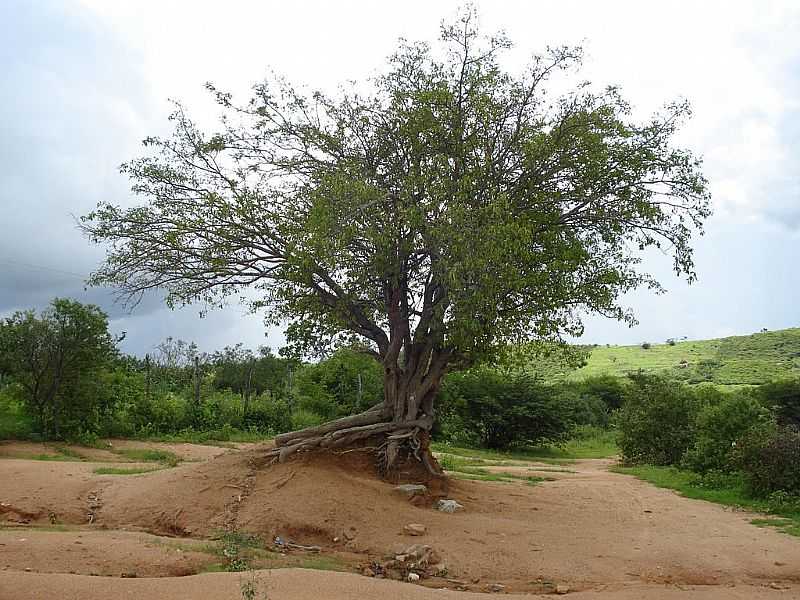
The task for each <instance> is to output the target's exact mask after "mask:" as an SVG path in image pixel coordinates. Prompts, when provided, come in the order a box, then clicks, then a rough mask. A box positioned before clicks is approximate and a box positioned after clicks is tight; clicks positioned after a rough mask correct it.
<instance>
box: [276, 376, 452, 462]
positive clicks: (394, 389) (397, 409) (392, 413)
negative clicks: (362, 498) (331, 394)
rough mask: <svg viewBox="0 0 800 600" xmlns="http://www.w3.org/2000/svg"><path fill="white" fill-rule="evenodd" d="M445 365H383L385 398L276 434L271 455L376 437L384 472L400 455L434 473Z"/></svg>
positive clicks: (352, 443) (281, 456) (361, 442)
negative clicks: (437, 402) (433, 440)
mask: <svg viewBox="0 0 800 600" xmlns="http://www.w3.org/2000/svg"><path fill="white" fill-rule="evenodd" d="M443 375H444V367H443V365H440V364H439V363H436V364H433V365H432V364H431V363H430V362H428V364H426V365H425V371H424V373H423V372H418V371H411V370H408V369H402V368H400V367H398V366H396V365H393V366H388V367H386V368H385V369H384V382H383V385H384V400H383V402H382V403H380V404H377V405H375V406H373V407H372V408H370V409H369V410H367V411H365V412H362V413H359V414H357V415H352V416H349V417H344V418H342V419H338V420H336V421H330V422H328V423H323V424H322V425H319V426H316V427H310V428H308V429H303V430H300V431H293V432H290V433H284V434H281V435H278V436H276V438H275V446H276V447H275V449H274V450H272V451H271V454H272V455H273V456H274V457H275V460H277V461H278V462H283V461H285V460H286V459H287V458H289V457H290V456H292V455H293V454H295V453H296V452H301V451H308V450H315V449H327V448H344V447H348V446H357V445H364V444H365V443H366V441H370V442H374V448H375V452H376V462H377V466H378V468H379V470H380V471H381V473H382V474H383V475H388V474H389V473H390V472H392V470H393V469H394V468H395V467H396V465H397V464H399V462H400V460H401V459H408V458H411V457H413V458H414V459H415V460H418V461H420V462H421V463H422V464H423V465H424V466H425V467H426V469H427V470H428V471H429V472H430V473H431V474H433V475H436V476H441V474H442V471H441V469H440V468H439V466H438V464H437V463H436V460H435V459H434V458H433V456H432V455H431V453H430V449H429V444H430V430H431V428H432V427H433V419H434V415H433V399H434V397H435V395H436V393H437V392H438V390H439V385H440V383H441V379H442V376H443Z"/></svg>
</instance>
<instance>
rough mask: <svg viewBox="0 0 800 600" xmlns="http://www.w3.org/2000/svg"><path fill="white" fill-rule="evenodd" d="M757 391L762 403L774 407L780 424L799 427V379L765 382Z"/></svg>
mask: <svg viewBox="0 0 800 600" xmlns="http://www.w3.org/2000/svg"><path fill="white" fill-rule="evenodd" d="M759 392H760V394H761V397H762V398H763V401H764V403H765V404H766V405H767V406H772V407H774V408H775V411H776V414H777V417H778V422H779V423H780V424H781V425H791V426H794V427H800V379H785V380H781V381H773V382H772V383H765V384H764V385H762V386H761V387H760V388H759Z"/></svg>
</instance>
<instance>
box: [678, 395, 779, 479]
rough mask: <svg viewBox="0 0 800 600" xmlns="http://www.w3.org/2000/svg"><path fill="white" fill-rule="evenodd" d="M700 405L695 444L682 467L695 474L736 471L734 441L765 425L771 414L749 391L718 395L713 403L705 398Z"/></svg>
mask: <svg viewBox="0 0 800 600" xmlns="http://www.w3.org/2000/svg"><path fill="white" fill-rule="evenodd" d="M717 394H719V392H717ZM709 400H710V401H709ZM699 404H700V406H701V408H700V410H699V412H698V415H697V422H696V428H695V431H696V437H695V442H694V445H693V446H692V447H691V448H690V449H689V450H688V451H687V453H686V456H685V457H684V465H685V466H686V467H687V468H689V469H691V470H693V471H697V472H698V473H708V472H709V471H712V470H716V471H721V472H730V471H732V470H734V469H735V468H736V464H735V462H734V461H733V454H732V453H733V450H734V449H735V444H736V441H737V440H739V439H740V438H741V437H742V436H743V435H744V434H745V433H746V432H747V431H748V430H749V429H751V428H752V427H753V426H754V425H756V424H758V423H762V422H765V421H768V420H769V418H770V413H769V411H768V410H767V409H766V408H764V407H763V406H762V404H761V403H760V402H759V401H758V398H757V397H756V396H755V395H754V394H753V393H752V392H750V391H749V390H743V391H739V392H734V393H731V394H728V395H722V394H720V395H719V397H718V399H716V401H715V400H714V399H713V398H708V397H707V399H706V402H702V401H701V402H699Z"/></svg>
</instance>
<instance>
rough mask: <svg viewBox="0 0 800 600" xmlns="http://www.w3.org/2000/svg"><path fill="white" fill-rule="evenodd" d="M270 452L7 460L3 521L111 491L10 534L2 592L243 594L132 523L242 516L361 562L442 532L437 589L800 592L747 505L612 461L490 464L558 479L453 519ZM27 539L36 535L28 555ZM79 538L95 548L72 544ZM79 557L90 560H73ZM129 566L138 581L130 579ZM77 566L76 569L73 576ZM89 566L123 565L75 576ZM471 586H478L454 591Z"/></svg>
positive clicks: (797, 550) (225, 577) (311, 575)
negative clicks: (69, 525)
mask: <svg viewBox="0 0 800 600" xmlns="http://www.w3.org/2000/svg"><path fill="white" fill-rule="evenodd" d="M183 450H184V452H187V453H189V452H191V453H192V454H193V455H194V456H198V457H199V456H201V455H203V454H204V451H201V450H197V451H195V450H192V449H190V448H189V449H187V448H184V449H183ZM259 456H260V451H259V450H258V449H257V448H255V449H254V448H246V449H244V450H229V451H225V452H223V453H221V454H220V452H219V451H218V450H215V451H214V452H208V454H207V455H206V458H205V459H203V461H202V462H196V463H184V464H182V465H181V466H179V467H176V468H173V469H166V470H163V471H159V472H157V473H151V474H146V475H137V476H122V477H110V476H98V475H94V474H93V473H92V464H91V463H86V462H72V463H70V462H42V461H33V460H20V459H8V460H0V503H3V505H4V506H6V507H8V506H12V507H13V508H14V510H16V511H17V513H16V515H17V516H16V517H15V516H13V515H12V514H11V513H9V512H6V513H5V515H4V514H0V523H2V520H3V519H4V516H5V518H7V519H10V520H12V521H14V520H17V521H19V520H20V519H19V518H18V517H19V515H20V514H27V515H29V518H30V515H33V514H36V515H38V517H36V518H34V519H33V521H35V522H39V523H41V522H42V521H43V519H46V518H47V515H48V514H49V513H51V512H56V511H55V510H54V507H58V513H57V514H58V515H59V519H63V522H70V519H72V518H73V517H74V521H73V522H74V523H76V524H81V527H82V528H85V527H86V524H85V518H86V516H85V512H86V508H85V507H86V503H87V498H88V497H89V496H91V495H93V494H95V495H97V496H99V497H100V498H101V503H102V506H101V507H100V508H99V509H98V510H97V522H96V523H95V524H94V525H93V526H92V528H91V531H88V532H85V531H81V532H79V533H76V532H61V533H58V532H45V531H36V532H34V533H31V534H30V535H29V532H28V531H26V530H25V528H24V527H22V528H20V527H19V526H16V527H15V528H14V529H13V531H9V530H6V531H2V530H0V600H7V599H8V600H11V599H12V598H13V599H14V600H17V599H19V600H25V599H27V598H43V597H58V598H81V600H101V599H104V598H125V597H136V598H137V599H145V598H154V599H158V600H162V599H163V600H166V599H168V598H169V599H172V598H175V599H180V598H197V599H203V598H210V599H211V598H213V599H214V600H216V599H224V598H237V599H238V598H240V595H239V580H240V577H239V576H238V575H235V574H227V573H213V574H205V575H197V576H191V577H182V578H180V579H175V578H168V577H164V576H165V575H170V574H175V575H177V574H187V573H192V572H198V571H200V570H202V568H203V565H204V564H206V563H207V562H208V558H205V559H204V558H203V557H201V556H194V555H193V554H190V555H189V556H186V557H183V556H179V555H176V554H175V553H174V552H173V553H172V554H170V553H169V552H167V551H165V549H164V545H163V544H160V543H155V542H153V540H152V539H150V541H149V542H146V541H143V540H145V537H143V534H138V533H137V534H133V533H123V532H121V531H120V530H121V529H129V530H130V529H142V530H146V531H151V532H156V533H167V534H171V535H174V534H176V533H177V534H180V535H186V533H187V532H188V533H190V534H191V535H192V536H193V537H195V538H202V537H205V536H208V535H210V534H211V533H212V531H213V530H215V529H216V530H219V528H220V527H222V526H225V525H226V524H228V523H230V519H231V515H234V516H235V523H236V526H237V527H238V528H241V529H242V530H246V531H249V532H253V533H257V534H259V535H260V536H261V537H262V538H263V539H267V540H269V539H272V537H273V536H274V535H281V536H283V537H285V538H289V539H292V540H294V541H297V542H299V543H313V544H318V545H320V546H322V548H323V554H325V555H328V556H331V557H334V558H337V559H339V560H342V561H344V564H346V565H349V568H351V569H353V570H357V568H358V567H357V565H358V564H361V563H363V564H366V563H368V562H370V561H372V560H380V559H381V557H383V556H385V555H386V554H387V553H392V552H400V551H402V549H403V548H404V547H406V546H408V545H410V544H412V543H419V542H421V543H425V544H429V545H431V546H432V547H433V548H434V549H435V550H436V551H437V552H438V553H439V554H440V555H441V557H442V558H443V559H444V561H445V562H446V564H447V567H448V575H447V577H446V578H441V579H430V580H427V581H426V582H425V583H426V584H427V585H435V586H437V587H450V588H452V587H455V586H459V587H463V588H467V589H468V590H470V591H471V592H483V591H486V590H487V589H488V588H489V587H490V586H492V585H493V584H501V585H502V586H504V587H503V588H502V589H503V591H506V592H514V593H519V594H523V595H522V596H520V597H527V596H526V595H530V594H534V593H540V592H549V591H553V590H554V589H555V586H557V585H561V586H566V587H568V588H569V591H570V593H569V597H575V598H578V599H581V598H586V599H587V600H588V599H594V598H602V599H604V600H611V599H617V598H619V599H623V600H627V599H633V598H656V599H658V598H665V599H671V598H687V597H688V598H699V599H703V600H723V599H728V598H734V599H736V598H741V599H745V598H756V599H760V598H800V539H798V538H793V537H790V536H787V535H785V534H782V533H779V532H777V531H774V530H771V529H760V528H757V527H755V526H753V525H751V524H750V523H749V520H750V519H751V518H752V515H749V514H746V513H741V512H734V511H732V510H729V509H726V508H724V507H722V506H719V505H715V504H710V503H706V502H702V501H697V500H690V499H686V498H682V497H680V496H678V495H677V494H675V493H674V492H672V491H669V490H664V489H659V488H655V487H653V486H651V485H650V484H648V483H645V482H642V481H639V480H637V479H635V478H633V477H629V476H625V475H619V474H615V473H610V472H609V471H608V466H609V464H610V461H604V460H586V461H579V462H576V463H574V464H570V465H567V466H565V467H563V468H559V467H554V466H553V465H541V464H535V463H522V464H518V465H515V466H505V467H501V466H498V467H491V469H492V470H498V471H501V470H502V471H504V472H512V473H515V474H518V475H539V476H547V477H551V478H553V479H554V481H548V482H545V483H542V484H539V485H536V486H530V485H526V484H524V483H500V482H497V483H495V482H476V481H454V482H453V483H452V485H451V489H450V491H449V497H452V498H455V499H457V500H458V501H459V502H461V503H462V504H463V505H464V506H465V509H464V511H463V512H459V513H456V514H453V515H448V514H444V513H440V512H438V511H436V510H433V509H431V508H429V507H419V506H414V505H412V504H410V503H409V502H408V501H407V500H405V499H403V498H401V497H399V496H398V495H396V494H394V493H392V490H391V485H389V484H387V483H384V482H381V481H378V480H376V479H375V478H374V477H373V476H371V475H370V474H369V473H366V472H364V470H363V469H358V468H353V467H354V465H353V464H350V465H348V464H345V461H343V460H342V459H340V458H331V459H327V460H324V461H320V460H318V459H313V460H312V459H311V458H308V459H303V458H300V459H298V460H297V461H290V462H289V463H287V464H284V465H276V466H274V467H269V468H267V467H263V465H262V466H259V463H258V458H259ZM165 519H166V520H165ZM22 520H24V519H22ZM412 522H416V523H422V524H424V525H426V526H427V528H428V532H427V534H426V535H425V536H424V537H422V538H409V537H406V536H404V535H403V534H402V529H403V525H405V524H407V523H412ZM17 525H18V524H17ZM102 528H108V529H107V530H103V529H102ZM345 534H346V535H345ZM77 535H81V536H88V537H83V538H81V539H80V540H78V538H76V537H75V536H77ZM20 538H26V542H24V543H28V546H27V547H24V551H23V549H22V548H23V547H22V546H20V544H24V543H20V542H18V540H19V539H20ZM148 539H149V538H148ZM76 541H81V542H82V543H81V544H75V542H76ZM87 543H88V545H87ZM81 545H86V546H87V548H88V549H87V550H79V551H76V550H75V546H81ZM112 546H113V548H114V550H113V551H109V552H103V548H105V547H108V548H111V547H112ZM79 552H81V553H83V555H84V556H85V557H86V558H85V559H81V558H77V557H80V556H81V554H79ZM131 565H133V570H134V571H135V572H137V574H139V577H140V579H136V580H130V579H120V578H119V575H121V574H123V573H126V572H130V571H131V568H132V567H131ZM101 567H102V568H101ZM26 568H27V569H30V570H31V572H25V569H26ZM70 571H73V572H75V573H78V575H69V574H64V573H69V572H70ZM91 573H96V574H100V575H116V577H115V578H97V577H82V576H80V575H79V574H87V575H88V574H91ZM142 576H146V577H155V578H154V579H147V580H144V579H141V577H142ZM262 579H263V580H264V581H266V582H269V586H270V598H274V599H280V600H286V599H290V600H291V599H293V598H323V597H324V598H326V599H329V600H344V599H346V598H359V599H360V598H372V597H381V598H385V599H386V600H392V599H393V598H410V599H414V600H415V599H419V600H426V599H429V598H430V599H435V598H450V597H451V596H450V594H448V593H446V592H443V591H442V590H430V589H426V588H424V587H422V586H412V585H410V584H406V583H398V582H390V581H386V580H377V579H371V578H367V577H363V576H360V575H356V574H353V573H349V574H339V573H330V572H321V571H314V572H311V571H298V570H273V571H269V572H264V573H263V575H262ZM304 590H305V591H304ZM323 590H324V592H325V593H322V591H323ZM56 591H57V593H56ZM4 594H5V595H4ZM453 594H455V592H454V593H453ZM472 597H476V598H477V597H478V596H473V595H472V594H471V593H470V592H460V593H459V594H457V595H452V598H454V600H455V599H457V598H460V599H462V600H467V599H468V598H472ZM530 597H532V596H530Z"/></svg>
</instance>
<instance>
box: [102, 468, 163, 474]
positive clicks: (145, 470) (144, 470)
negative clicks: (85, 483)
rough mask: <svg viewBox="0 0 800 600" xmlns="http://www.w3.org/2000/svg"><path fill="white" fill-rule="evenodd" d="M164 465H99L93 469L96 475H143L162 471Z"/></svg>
mask: <svg viewBox="0 0 800 600" xmlns="http://www.w3.org/2000/svg"><path fill="white" fill-rule="evenodd" d="M162 468H163V467H155V468H153V467H130V468H125V467H98V468H97V469H95V470H94V471H93V473H94V474H95V475H141V474H142V473H153V472H155V471H161V470H162Z"/></svg>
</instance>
